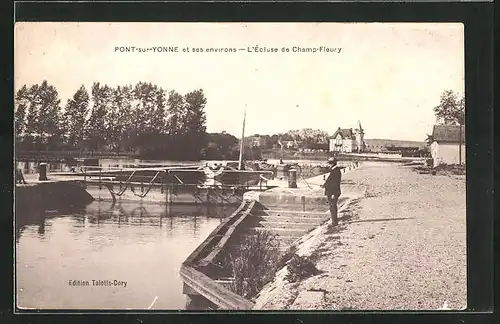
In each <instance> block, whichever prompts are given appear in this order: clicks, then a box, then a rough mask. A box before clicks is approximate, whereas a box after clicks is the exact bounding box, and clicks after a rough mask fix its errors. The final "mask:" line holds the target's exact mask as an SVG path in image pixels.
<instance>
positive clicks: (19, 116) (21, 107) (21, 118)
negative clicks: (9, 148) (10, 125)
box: [14, 85, 30, 139]
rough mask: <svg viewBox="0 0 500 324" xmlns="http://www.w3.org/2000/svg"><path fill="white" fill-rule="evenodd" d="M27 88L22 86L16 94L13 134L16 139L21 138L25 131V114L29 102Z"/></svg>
mask: <svg viewBox="0 0 500 324" xmlns="http://www.w3.org/2000/svg"><path fill="white" fill-rule="evenodd" d="M28 92H29V91H28V87H26V85H24V86H23V87H22V88H21V89H19V90H18V91H17V93H16V98H15V106H14V107H15V111H16V112H15V114H14V118H15V128H14V129H15V133H16V139H19V138H21V137H22V135H23V132H24V130H25V129H26V113H27V109H28V106H29V104H30V102H29V93H28Z"/></svg>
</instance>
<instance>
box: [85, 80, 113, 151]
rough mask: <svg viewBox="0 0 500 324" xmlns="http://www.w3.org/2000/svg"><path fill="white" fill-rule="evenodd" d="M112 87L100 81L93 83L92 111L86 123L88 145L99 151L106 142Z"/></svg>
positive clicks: (91, 148)
mask: <svg viewBox="0 0 500 324" xmlns="http://www.w3.org/2000/svg"><path fill="white" fill-rule="evenodd" d="M112 91H113V90H112V89H111V88H110V87H108V86H107V85H104V86H101V85H100V83H99V82H94V84H93V85H92V101H93V105H92V111H91V113H90V117H89V119H88V120H87V122H86V124H85V136H86V140H87V147H88V148H89V149H90V150H93V151H94V150H95V151H99V150H101V149H102V148H103V147H104V145H105V144H106V140H107V131H106V128H107V127H106V114H107V111H108V109H110V106H111V100H110V99H111V94H112Z"/></svg>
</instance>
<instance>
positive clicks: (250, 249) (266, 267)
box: [229, 231, 281, 299]
mask: <svg viewBox="0 0 500 324" xmlns="http://www.w3.org/2000/svg"><path fill="white" fill-rule="evenodd" d="M280 259H281V258H280V250H279V241H278V240H277V239H276V237H275V235H273V234H271V233H269V232H267V231H262V232H258V233H256V234H255V235H252V236H247V237H245V238H244V239H243V241H242V242H241V244H240V245H239V246H238V248H237V249H236V250H235V251H234V252H233V253H231V254H229V264H230V266H231V268H232V271H233V277H234V281H233V282H232V284H231V290H233V291H234V292H235V293H237V294H238V295H240V296H243V297H245V298H249V299H251V298H253V297H254V296H256V295H257V293H259V292H260V291H261V290H262V288H263V287H264V286H265V285H266V284H267V283H268V282H270V281H271V280H272V279H274V275H275V273H276V271H277V270H278V267H279V265H280V264H281V262H280V261H281V260H280Z"/></svg>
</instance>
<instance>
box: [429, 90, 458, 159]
mask: <svg viewBox="0 0 500 324" xmlns="http://www.w3.org/2000/svg"><path fill="white" fill-rule="evenodd" d="M434 114H435V115H436V118H437V120H438V122H440V123H442V124H444V125H460V135H459V136H460V141H459V143H458V161H459V162H458V163H459V164H462V134H461V133H462V125H464V124H465V97H464V96H463V95H462V96H461V97H459V95H458V94H455V93H454V92H453V91H452V90H445V91H443V93H442V94H441V100H440V102H439V105H437V106H436V107H434Z"/></svg>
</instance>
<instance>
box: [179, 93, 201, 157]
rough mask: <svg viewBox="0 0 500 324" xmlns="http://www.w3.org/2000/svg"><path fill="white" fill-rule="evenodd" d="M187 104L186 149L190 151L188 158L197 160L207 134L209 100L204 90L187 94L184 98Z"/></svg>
mask: <svg viewBox="0 0 500 324" xmlns="http://www.w3.org/2000/svg"><path fill="white" fill-rule="evenodd" d="M184 102H185V107H186V108H185V110H186V115H185V116H184V117H185V123H184V124H185V127H186V134H185V137H184V140H185V143H184V144H185V145H186V146H185V148H186V149H189V151H188V158H189V159H193V158H197V155H198V154H199V152H200V149H201V147H202V146H203V141H204V137H205V134H206V129H207V127H206V122H207V118H206V116H205V105H206V104H207V99H206V98H205V95H204V93H203V90H201V89H199V90H195V91H192V92H189V93H187V94H186V95H185V96H184Z"/></svg>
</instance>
